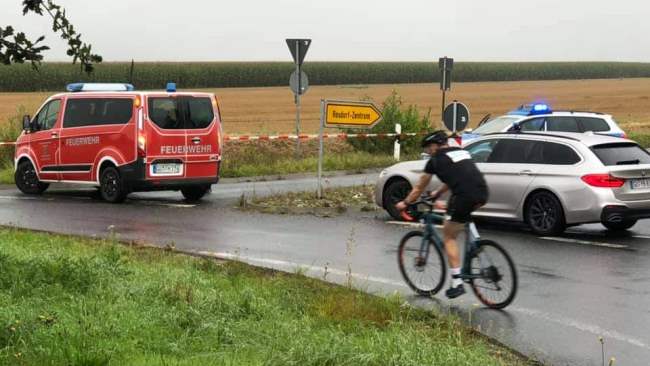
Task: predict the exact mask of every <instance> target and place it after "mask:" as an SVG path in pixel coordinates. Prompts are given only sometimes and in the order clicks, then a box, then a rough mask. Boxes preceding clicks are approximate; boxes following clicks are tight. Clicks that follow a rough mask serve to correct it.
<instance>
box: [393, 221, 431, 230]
mask: <svg viewBox="0 0 650 366" xmlns="http://www.w3.org/2000/svg"><path fill="white" fill-rule="evenodd" d="M386 223H387V224H388V225H397V226H406V227H414V228H420V229H421V228H424V224H422V223H420V222H407V221H386ZM435 227H437V228H442V225H435Z"/></svg>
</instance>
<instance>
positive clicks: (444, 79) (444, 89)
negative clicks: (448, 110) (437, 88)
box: [440, 57, 447, 127]
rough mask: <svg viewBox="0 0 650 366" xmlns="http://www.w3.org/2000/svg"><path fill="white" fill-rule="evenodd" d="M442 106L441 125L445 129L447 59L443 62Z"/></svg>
mask: <svg viewBox="0 0 650 366" xmlns="http://www.w3.org/2000/svg"><path fill="white" fill-rule="evenodd" d="M441 79H442V80H441V82H442V106H441V108H440V125H441V126H442V127H444V125H445V124H444V120H445V96H446V95H445V94H446V93H447V58H446V57H445V58H444V59H443V61H442V77H441Z"/></svg>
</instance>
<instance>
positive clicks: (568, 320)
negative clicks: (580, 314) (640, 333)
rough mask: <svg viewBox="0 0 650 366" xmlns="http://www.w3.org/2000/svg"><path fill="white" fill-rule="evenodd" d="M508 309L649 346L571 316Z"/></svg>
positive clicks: (524, 309)
mask: <svg viewBox="0 0 650 366" xmlns="http://www.w3.org/2000/svg"><path fill="white" fill-rule="evenodd" d="M508 310H512V311H516V312H518V313H522V314H526V315H528V316H532V317H535V318H538V319H543V320H545V321H548V322H553V323H556V324H560V325H563V326H569V327H572V328H575V329H578V330H581V331H583V332H588V333H592V334H594V335H596V336H601V337H605V338H609V339H616V340H617V341H621V342H626V343H630V344H632V345H635V346H637V347H641V348H645V349H650V346H649V345H648V344H646V343H644V341H642V340H640V339H637V338H634V337H632V336H628V335H626V334H623V333H619V332H617V331H615V330H607V329H604V328H601V327H599V326H598V325H594V324H587V323H582V322H579V321H577V320H573V319H571V318H566V317H562V316H557V315H553V314H548V313H544V312H542V311H539V310H534V309H527V308H520V307H516V306H511V307H508Z"/></svg>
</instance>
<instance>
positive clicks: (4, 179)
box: [0, 162, 14, 184]
mask: <svg viewBox="0 0 650 366" xmlns="http://www.w3.org/2000/svg"><path fill="white" fill-rule="evenodd" d="M0 184H14V168H13V167H12V166H11V165H9V164H2V163H1V162H0Z"/></svg>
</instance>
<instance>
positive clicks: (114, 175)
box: [99, 166, 128, 203]
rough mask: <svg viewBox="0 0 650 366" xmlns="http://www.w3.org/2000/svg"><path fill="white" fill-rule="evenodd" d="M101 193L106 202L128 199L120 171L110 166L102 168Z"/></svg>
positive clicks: (119, 201) (100, 178) (118, 201)
mask: <svg viewBox="0 0 650 366" xmlns="http://www.w3.org/2000/svg"><path fill="white" fill-rule="evenodd" d="M99 185H100V186H99V193H100V194H101V196H102V198H103V199H104V201H106V202H110V203H121V202H124V200H125V199H126V195H127V193H128V192H127V191H126V188H125V187H124V183H123V182H122V177H121V176H120V172H118V171H117V169H116V168H114V167H112V166H110V167H108V168H105V169H104V170H102V173H101V175H100V177H99Z"/></svg>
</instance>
